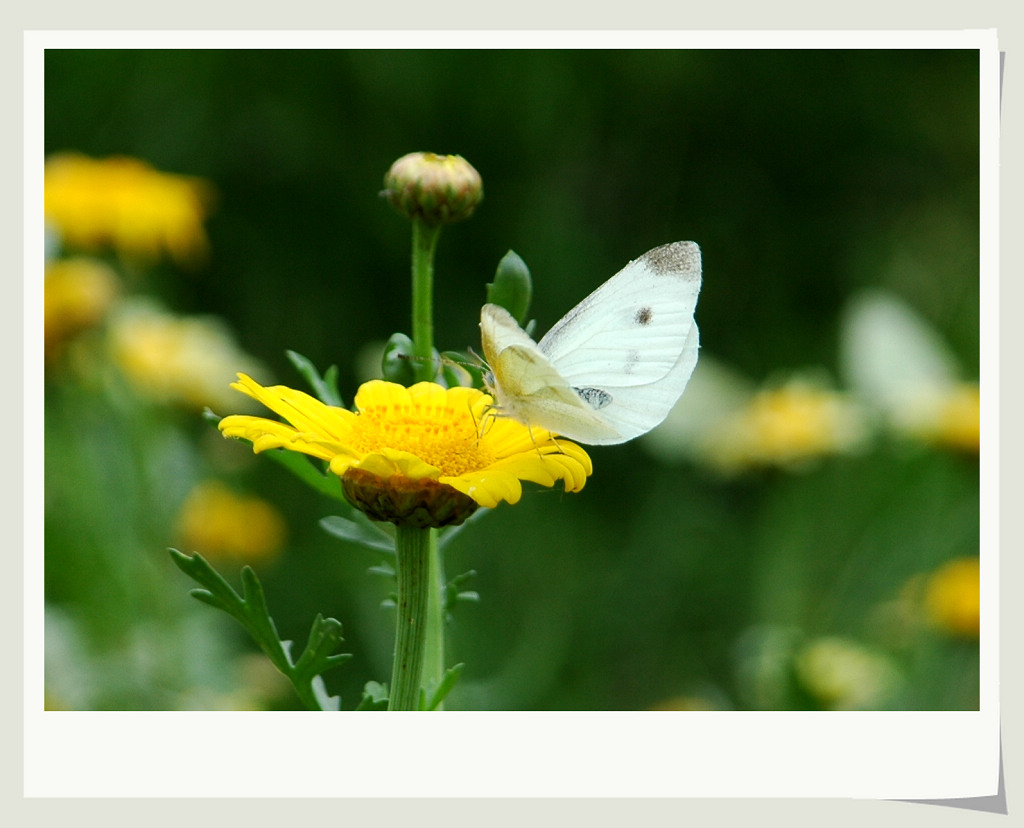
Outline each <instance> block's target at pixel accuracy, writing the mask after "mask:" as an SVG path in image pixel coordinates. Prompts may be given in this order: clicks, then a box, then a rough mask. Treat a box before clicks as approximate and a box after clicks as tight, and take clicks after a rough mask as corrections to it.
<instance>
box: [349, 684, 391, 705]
mask: <svg viewBox="0 0 1024 828" xmlns="http://www.w3.org/2000/svg"><path fill="white" fill-rule="evenodd" d="M387 709H388V688H387V685H386V684H381V683H380V682H377V681H368V682H366V684H365V685H364V686H363V698H362V700H360V702H359V704H358V706H357V707H356V710H387Z"/></svg>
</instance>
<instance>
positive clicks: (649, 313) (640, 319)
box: [633, 305, 654, 325]
mask: <svg viewBox="0 0 1024 828" xmlns="http://www.w3.org/2000/svg"><path fill="white" fill-rule="evenodd" d="M653 318H654V311H653V310H652V309H651V306H650V305H645V306H644V307H642V308H638V309H637V312H636V313H635V314H634V315H633V322H635V323H636V324H637V325H649V324H650V322H651V320H652V319H653Z"/></svg>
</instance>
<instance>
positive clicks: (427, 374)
mask: <svg viewBox="0 0 1024 828" xmlns="http://www.w3.org/2000/svg"><path fill="white" fill-rule="evenodd" d="M440 235H441V225H439V224H438V225H429V224H426V223H425V222H423V221H421V220H420V219H413V222H412V342H413V357H414V359H415V370H416V379H417V381H420V382H429V381H430V380H433V379H434V376H435V372H436V366H435V365H434V251H435V250H437V240H438V237H439V236H440Z"/></svg>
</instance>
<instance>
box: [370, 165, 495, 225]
mask: <svg viewBox="0 0 1024 828" xmlns="http://www.w3.org/2000/svg"><path fill="white" fill-rule="evenodd" d="M381 195H382V196H384V197H385V198H387V200H388V201H389V202H390V203H391V206H393V207H394V208H395V209H396V210H398V212H400V213H401V214H402V215H404V216H405V217H406V218H409V219H413V220H415V219H421V220H422V221H424V222H426V223H427V224H431V225H437V224H452V223H454V222H456V221H462V220H463V219H467V218H469V217H470V216H471V215H473V211H474V210H475V209H476V206H477V205H478V204H479V203H480V202H481V200H483V197H484V187H483V181H482V180H481V178H480V173H478V172H477V171H476V170H475V169H474V168H473V165H472V164H470V163H469V162H468V161H467V160H466V159H465V158H463V157H462V156H461V155H435V154H434V153H432V152H411V153H409V154H408V155H403V156H402V157H401V158H399V159H398V160H397V161H395V163H394V164H392V165H391V169H390V170H388V172H387V174H386V175H385V176H384V190H383V191H382V192H381Z"/></svg>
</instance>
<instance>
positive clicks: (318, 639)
mask: <svg viewBox="0 0 1024 828" xmlns="http://www.w3.org/2000/svg"><path fill="white" fill-rule="evenodd" d="M169 551H170V553H171V559H172V560H173V561H174V563H175V565H176V566H177V567H178V568H179V569H180V570H181V571H182V572H184V573H185V574H186V575H188V576H189V577H190V578H192V579H193V580H195V581H197V582H198V583H200V584H201V585H202V586H203V587H204V588H203V589H193V590H191V592H190V594H191V595H192V596H193V597H195V598H196V599H197V600H199V601H202V602H203V603H205V604H209V605H210V606H213V607H216V608H218V609H221V610H223V611H224V612H226V613H228V615H230V616H232V617H233V618H235V619H236V620H237V621H238V622H239V623H240V624H241V625H242V626H243V627H244V628H245V629H246V631H247V632H248V633H249V635H251V636H252V638H253V640H255V642H256V643H257V644H258V645H259V647H260V649H261V650H263V652H264V653H266V655H267V657H268V658H269V659H270V661H271V662H272V663H273V665H274V666H275V667H277V669H278V670H280V671H281V672H282V673H283V674H284V675H285V676H286V677H287V678H288V680H289V681H290V682H291V683H292V686H293V687H294V688H295V692H296V693H297V694H298V696H299V698H300V699H302V702H303V704H305V705H306V706H307V707H308V708H309V709H310V710H338V709H340V705H341V700H340V699H337V701H335V699H336V697H332V696H329V695H328V694H327V692H326V690H325V688H324V685H323V681H322V679H321V677H320V676H321V674H322V673H324V672H325V671H326V670H329V669H330V668H332V667H336V666H337V665H339V664H341V663H343V662H345V661H348V659H350V658H351V657H352V656H351V654H349V653H333V650H334V649H336V648H337V646H338V644H340V643H341V641H342V640H343V639H342V635H341V633H342V627H341V624H340V623H339V622H338V621H337V620H336V619H334V618H324V617H323V616H322V615H319V614H318V615H317V616H316V618H315V619H314V621H313V626H312V629H311V630H310V634H309V640H308V641H307V643H306V647H305V649H304V650H303V651H302V653H301V654H300V655H299V658H298V660H296V661H293V660H292V654H291V642H290V641H282V640H281V639H280V637H279V635H278V632H277V626H276V625H275V624H274V619H273V618H271V616H270V611H269V608H268V607H267V599H266V595H265V593H264V591H263V585H262V584H261V583H260V580H259V578H258V577H257V575H256V572H255V571H254V570H253V569H252V567H249V566H245V567H243V568H242V572H241V578H242V594H241V595H239V594H238V593H237V592H236V591H235V589H234V588H233V587H232V586H231V585H230V584H229V583H228V582H227V581H225V580H224V578H223V577H221V575H220V574H219V573H218V572H217V571H216V570H215V569H214V568H213V567H212V566H210V564H209V563H207V561H206V560H205V559H204V558H203V557H202V555H200V554H199V553H194V554H193V555H191V556H189V555H185V554H183V553H181V552H179V551H178V550H177V549H171V550H169Z"/></svg>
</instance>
